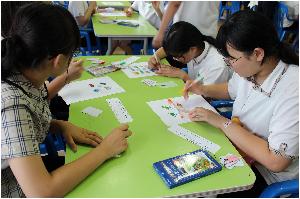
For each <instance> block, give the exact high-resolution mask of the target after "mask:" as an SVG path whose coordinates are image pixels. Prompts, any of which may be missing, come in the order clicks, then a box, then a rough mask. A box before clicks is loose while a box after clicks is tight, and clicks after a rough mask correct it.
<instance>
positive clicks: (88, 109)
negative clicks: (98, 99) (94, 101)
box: [81, 106, 103, 117]
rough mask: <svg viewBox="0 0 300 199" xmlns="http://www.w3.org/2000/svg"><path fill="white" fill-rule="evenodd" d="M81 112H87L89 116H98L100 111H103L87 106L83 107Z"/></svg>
mask: <svg viewBox="0 0 300 199" xmlns="http://www.w3.org/2000/svg"><path fill="white" fill-rule="evenodd" d="M81 112H82V113H85V114H88V115H90V116H93V117H98V116H99V115H100V113H102V112H103V111H102V110H100V109H97V108H95V107H92V106H89V107H86V108H85V109H83V110H82V111H81Z"/></svg>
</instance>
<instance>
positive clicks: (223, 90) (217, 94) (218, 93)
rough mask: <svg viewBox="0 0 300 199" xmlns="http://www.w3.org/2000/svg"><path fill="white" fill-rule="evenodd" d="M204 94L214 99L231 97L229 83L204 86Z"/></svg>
mask: <svg viewBox="0 0 300 199" xmlns="http://www.w3.org/2000/svg"><path fill="white" fill-rule="evenodd" d="M201 93H202V95H204V96H205V97H210V98H214V99H231V98H230V95H229V93H228V83H222V84H211V85H204V86H202V91H201Z"/></svg>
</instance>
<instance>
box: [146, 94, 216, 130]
mask: <svg viewBox="0 0 300 199" xmlns="http://www.w3.org/2000/svg"><path fill="white" fill-rule="evenodd" d="M147 103H148V105H149V106H150V107H151V109H152V110H153V111H154V112H155V113H156V114H157V115H158V116H159V117H160V119H161V120H162V121H163V122H164V123H165V124H166V125H167V126H172V125H176V124H182V123H188V122H191V120H190V119H189V117H188V113H189V111H191V110H192V109H193V108H195V107H203V108H206V109H209V110H212V111H214V112H217V111H216V110H215V109H214V108H213V107H212V106H211V105H210V104H209V103H208V102H207V101H206V100H205V99H204V98H203V97H202V96H201V95H190V96H189V99H188V100H185V99H184V98H183V97H175V98H168V99H162V100H157V101H151V102H147Z"/></svg>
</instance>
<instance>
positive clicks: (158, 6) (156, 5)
mask: <svg viewBox="0 0 300 199" xmlns="http://www.w3.org/2000/svg"><path fill="white" fill-rule="evenodd" d="M151 3H152V6H153V8H154V10H156V11H158V10H160V2H159V1H152V2H151Z"/></svg>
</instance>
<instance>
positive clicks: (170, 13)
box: [159, 1, 181, 34]
mask: <svg viewBox="0 0 300 199" xmlns="http://www.w3.org/2000/svg"><path fill="white" fill-rule="evenodd" d="M180 4H181V2H180V1H170V2H169V5H168V8H167V10H166V12H165V14H164V15H163V17H162V21H161V24H160V28H159V33H160V34H164V32H165V31H166V29H167V27H168V25H169V23H170V21H171V20H172V19H173V17H174V15H175V13H176V12H177V10H178V8H179V6H180Z"/></svg>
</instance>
